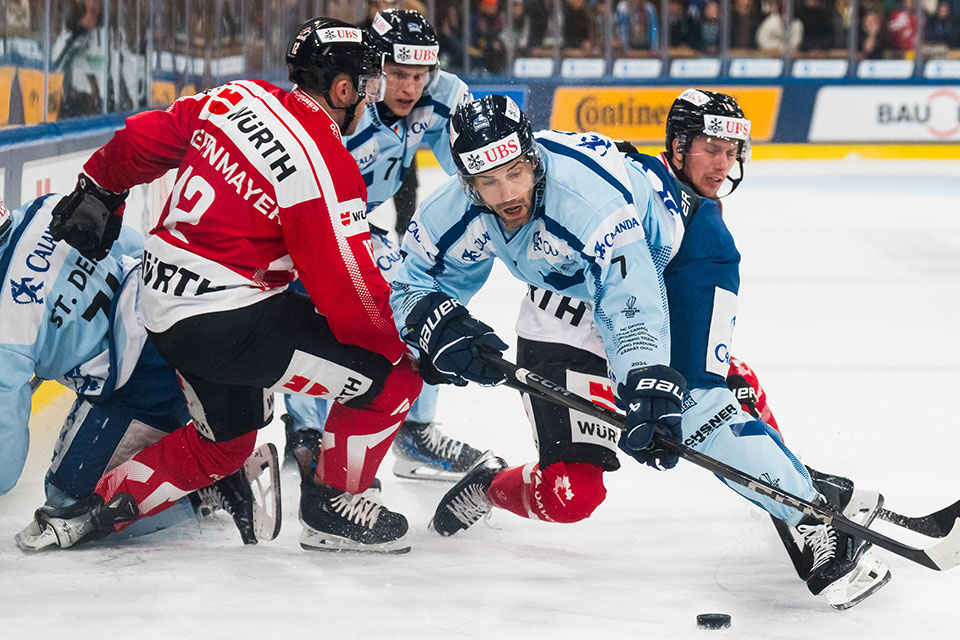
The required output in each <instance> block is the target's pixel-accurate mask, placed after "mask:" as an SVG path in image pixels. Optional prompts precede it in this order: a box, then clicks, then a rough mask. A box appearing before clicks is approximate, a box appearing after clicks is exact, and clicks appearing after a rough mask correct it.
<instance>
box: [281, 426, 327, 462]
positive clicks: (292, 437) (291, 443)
mask: <svg viewBox="0 0 960 640" xmlns="http://www.w3.org/2000/svg"><path fill="white" fill-rule="evenodd" d="M280 420H282V421H283V430H284V433H285V435H286V443H285V444H284V447H283V468H284V469H289V468H293V467H298V468H299V469H300V477H301V478H310V477H313V473H314V471H315V470H316V468H317V456H318V455H319V454H320V439H321V438H323V432H321V431H317V430H316V429H294V425H295V424H296V421H295V420H294V419H293V416H291V415H289V414H286V413H285V414H283V415H282V416H280Z"/></svg>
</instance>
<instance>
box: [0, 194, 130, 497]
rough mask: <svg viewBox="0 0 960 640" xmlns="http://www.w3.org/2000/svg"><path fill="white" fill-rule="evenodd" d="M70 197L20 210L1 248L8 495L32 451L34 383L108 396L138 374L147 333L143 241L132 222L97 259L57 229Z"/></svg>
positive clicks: (1, 467) (2, 417)
mask: <svg viewBox="0 0 960 640" xmlns="http://www.w3.org/2000/svg"><path fill="white" fill-rule="evenodd" d="M61 197H62V196H60V195H48V196H43V197H40V198H37V199H36V200H32V201H30V202H28V203H27V204H25V205H23V206H22V207H20V208H19V209H17V210H16V211H13V212H12V220H13V232H12V234H11V236H10V238H9V240H8V241H7V242H6V243H5V244H4V245H3V247H0V275H2V281H0V407H2V411H0V493H5V492H7V491H9V490H10V489H12V488H13V486H14V485H15V484H16V482H17V480H18V479H19V477H20V473H21V472H22V470H23V464H24V461H25V460H26V456H27V448H28V444H29V433H28V430H27V424H28V422H29V420H30V404H31V402H30V396H31V390H30V380H31V378H32V377H33V375H34V374H36V375H37V376H39V377H40V378H42V379H45V380H58V381H59V382H61V383H62V384H64V385H65V386H67V387H68V388H69V389H71V390H72V391H74V392H76V393H78V394H84V395H87V396H97V397H101V398H106V397H108V396H109V394H110V393H112V391H113V390H114V389H115V388H117V387H119V386H121V385H122V384H123V382H125V380H126V378H128V377H129V376H130V374H131V373H132V371H133V368H134V366H135V365H136V362H137V358H138V357H139V355H140V351H141V348H142V346H143V342H144V340H145V339H146V332H145V331H144V329H143V325H142V322H141V321H140V319H139V314H137V313H135V312H134V313H120V312H118V311H117V309H118V308H121V309H126V308H130V309H133V308H134V307H135V306H136V297H137V295H138V294H139V286H138V283H139V279H138V272H139V268H140V255H141V253H142V252H143V239H142V238H141V236H140V234H139V233H137V232H136V231H135V230H133V229H131V228H129V227H127V226H124V227H123V229H122V231H121V233H120V238H119V239H118V240H117V242H116V243H115V244H114V245H113V248H112V250H111V251H110V255H108V256H107V257H106V258H104V259H103V260H101V261H100V262H92V261H90V260H87V259H86V258H84V257H83V256H82V255H80V253H79V252H78V251H77V250H76V249H73V248H71V247H70V246H69V245H68V244H66V243H65V242H59V243H58V242H54V241H53V239H52V238H51V237H50V234H49V232H48V230H47V227H48V226H49V224H50V212H51V211H52V210H53V207H54V205H56V203H57V202H59V200H60V198H61Z"/></svg>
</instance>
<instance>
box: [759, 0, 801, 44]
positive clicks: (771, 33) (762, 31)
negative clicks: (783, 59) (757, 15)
mask: <svg viewBox="0 0 960 640" xmlns="http://www.w3.org/2000/svg"><path fill="white" fill-rule="evenodd" d="M770 6H771V11H770V13H769V14H767V16H766V17H765V18H764V19H763V21H762V22H761V23H760V26H759V27H757V46H758V47H760V49H763V50H765V51H770V52H776V53H783V49H784V46H785V44H786V42H787V40H786V37H785V35H784V29H783V24H784V22H783V16H782V12H783V7H782V4H781V2H779V0H778V1H777V2H776V3H773V4H771V5H770ZM802 41H803V23H802V22H800V21H799V20H798V19H797V18H794V19H793V20H792V21H791V22H790V39H789V42H790V50H791V51H794V52H795V51H796V50H797V47H799V46H800V43H801V42H802Z"/></svg>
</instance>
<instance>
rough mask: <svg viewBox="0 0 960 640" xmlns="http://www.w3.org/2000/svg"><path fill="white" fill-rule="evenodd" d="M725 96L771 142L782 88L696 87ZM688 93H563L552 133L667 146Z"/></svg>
mask: <svg viewBox="0 0 960 640" xmlns="http://www.w3.org/2000/svg"><path fill="white" fill-rule="evenodd" d="M698 88H703V89H708V90H711V91H720V92H722V93H727V94H729V95H731V96H733V97H734V98H736V100H737V102H738V103H740V106H741V107H742V108H743V111H744V113H745V114H746V116H747V118H749V119H750V120H751V121H752V123H753V126H752V131H751V134H752V136H753V139H754V140H757V141H764V140H769V139H770V138H772V137H773V132H774V129H775V127H776V123H777V111H778V109H779V107H780V87H698ZM683 89H684V87H559V88H558V89H557V91H556V93H555V94H554V98H553V114H552V118H551V120H550V128H552V129H558V130H560V131H578V132H582V131H597V132H599V133H603V134H605V135H608V136H610V137H611V138H616V139H618V140H619V139H622V140H630V141H631V142H636V143H651V142H661V143H662V142H663V133H664V126H665V125H666V123H667V113H669V111H670V105H672V104H673V101H674V99H676V97H677V96H678V95H680V93H681V91H683Z"/></svg>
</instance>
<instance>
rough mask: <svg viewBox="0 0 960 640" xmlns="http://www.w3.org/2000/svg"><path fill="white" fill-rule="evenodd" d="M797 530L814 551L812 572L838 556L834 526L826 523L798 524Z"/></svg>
mask: <svg viewBox="0 0 960 640" xmlns="http://www.w3.org/2000/svg"><path fill="white" fill-rule="evenodd" d="M797 531H799V532H800V535H802V536H803V540H804V542H806V543H807V545H809V547H810V549H811V551H813V566H812V567H811V568H810V571H811V572H812V571H816V570H817V569H819V568H820V567H821V566H823V565H824V564H826V563H827V562H830V561H831V560H833V559H834V557H836V555H837V535H836V533H835V532H834V530H833V527H830V526H828V525H825V524H816V525H812V524H800V525H797Z"/></svg>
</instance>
